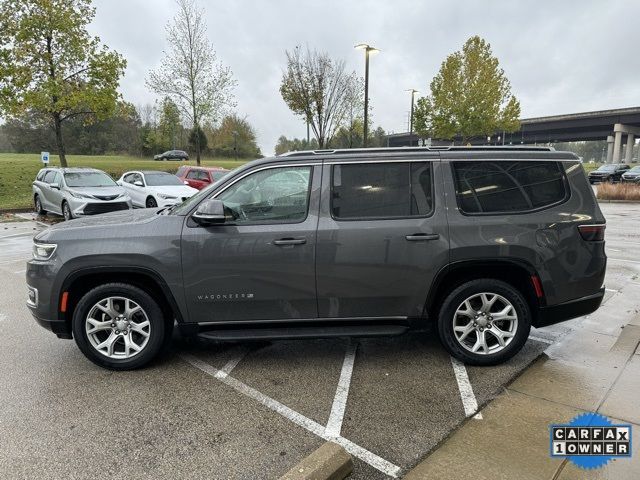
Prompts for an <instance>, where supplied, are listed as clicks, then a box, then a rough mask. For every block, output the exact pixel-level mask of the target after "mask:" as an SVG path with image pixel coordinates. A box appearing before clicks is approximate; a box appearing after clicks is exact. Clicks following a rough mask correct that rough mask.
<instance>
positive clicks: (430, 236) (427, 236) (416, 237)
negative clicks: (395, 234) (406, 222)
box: [404, 233, 440, 242]
mask: <svg viewBox="0 0 640 480" xmlns="http://www.w3.org/2000/svg"><path fill="white" fill-rule="evenodd" d="M404 238H406V239H407V240H408V241H410V242H426V241H428V240H438V239H439V238H440V235H438V234H437V233H414V234H413V235H407V236H406V237H404Z"/></svg>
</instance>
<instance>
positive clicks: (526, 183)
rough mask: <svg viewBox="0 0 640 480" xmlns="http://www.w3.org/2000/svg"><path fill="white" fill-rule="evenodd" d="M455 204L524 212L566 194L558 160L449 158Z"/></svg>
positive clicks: (468, 208) (471, 208)
mask: <svg viewBox="0 0 640 480" xmlns="http://www.w3.org/2000/svg"><path fill="white" fill-rule="evenodd" d="M452 168H453V173H454V179H455V187H456V197H457V201H458V207H459V208H460V210H462V211H463V212H465V213H472V214H473V213H502V212H526V211H530V210H537V209H540V208H544V207H548V206H550V205H554V204H556V203H559V202H562V201H563V200H565V199H566V198H567V196H568V190H567V187H566V181H565V176H564V170H563V168H562V165H561V164H560V163H559V162H548V161H544V162H540V161H491V160H483V161H477V162H474V161H458V162H452Z"/></svg>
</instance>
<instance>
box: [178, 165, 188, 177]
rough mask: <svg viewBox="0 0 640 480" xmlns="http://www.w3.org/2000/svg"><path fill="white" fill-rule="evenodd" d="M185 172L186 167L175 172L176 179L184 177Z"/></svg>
mask: <svg viewBox="0 0 640 480" xmlns="http://www.w3.org/2000/svg"><path fill="white" fill-rule="evenodd" d="M186 171H187V167H180V168H178V171H177V172H176V177H184V172H186Z"/></svg>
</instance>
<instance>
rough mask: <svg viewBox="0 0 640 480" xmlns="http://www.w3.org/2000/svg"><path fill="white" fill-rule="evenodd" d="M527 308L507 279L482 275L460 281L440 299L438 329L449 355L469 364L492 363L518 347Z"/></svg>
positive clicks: (524, 335)
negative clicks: (461, 282)
mask: <svg viewBox="0 0 640 480" xmlns="http://www.w3.org/2000/svg"><path fill="white" fill-rule="evenodd" d="M530 330H531V312H530V309H529V305H528V304H527V302H526V300H525V299H524V297H523V296H522V294H521V293H520V292H519V291H518V290H517V289H515V288H513V287H512V286H511V285H509V284H508V283H505V282H503V281H500V280H495V279H490V278H485V279H478V280H472V281H470V282H467V283H464V284H462V285H460V286H459V287H457V288H456V289H455V290H453V291H452V292H451V293H450V294H449V295H448V296H447V297H446V298H445V300H444V302H443V303H442V307H441V308H440V313H439V316H438V333H439V334H440V339H441V340H442V343H443V344H444V346H445V348H446V349H447V350H448V351H449V353H450V354H451V355H453V356H454V357H456V358H458V359H459V360H461V361H463V362H465V363H468V364H470V365H495V364H498V363H501V362H504V361H505V360H508V359H509V358H511V357H513V356H514V355H515V354H516V353H518V352H519V351H520V349H521V348H522V346H523V345H524V344H525V342H526V341H527V338H528V337H529V331H530Z"/></svg>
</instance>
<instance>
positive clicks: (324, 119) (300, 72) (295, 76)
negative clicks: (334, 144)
mask: <svg viewBox="0 0 640 480" xmlns="http://www.w3.org/2000/svg"><path fill="white" fill-rule="evenodd" d="M285 53H286V55H287V68H286V71H285V72H284V73H283V75H282V82H281V84H280V94H281V95H282V99H283V100H284V101H285V103H286V104H287V106H288V107H289V108H290V109H291V111H292V112H293V113H295V114H296V115H299V116H300V117H301V118H302V119H303V120H304V121H305V122H308V123H309V125H310V126H311V129H312V131H313V135H314V136H315V137H316V140H317V141H318V146H319V147H320V148H324V147H325V146H326V145H327V144H328V142H329V141H330V140H331V137H333V134H334V133H335V131H336V130H337V129H338V128H339V127H340V126H341V125H342V123H343V122H344V120H345V117H346V113H347V109H348V106H349V91H350V88H351V87H352V82H355V81H357V77H356V76H355V75H353V74H352V75H348V74H347V73H346V72H345V67H344V62H343V61H340V60H338V61H334V60H332V59H331V58H330V57H329V55H328V54H326V53H319V52H317V51H316V50H314V51H310V50H309V49H308V48H307V50H306V52H302V50H301V49H300V47H296V48H295V49H294V50H293V52H289V51H286V52H285Z"/></svg>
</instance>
